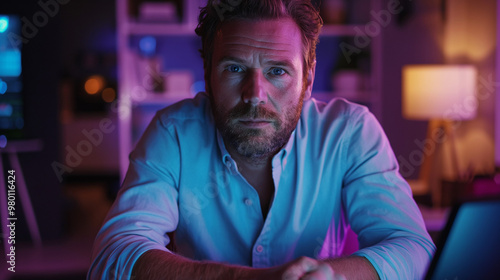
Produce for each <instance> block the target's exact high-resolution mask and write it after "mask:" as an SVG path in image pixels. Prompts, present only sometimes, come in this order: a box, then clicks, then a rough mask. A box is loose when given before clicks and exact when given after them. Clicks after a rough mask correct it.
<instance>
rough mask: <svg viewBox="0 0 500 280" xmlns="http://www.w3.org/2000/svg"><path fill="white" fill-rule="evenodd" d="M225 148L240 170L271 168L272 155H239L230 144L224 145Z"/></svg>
mask: <svg viewBox="0 0 500 280" xmlns="http://www.w3.org/2000/svg"><path fill="white" fill-rule="evenodd" d="M226 149H227V151H228V152H229V154H230V155H231V157H232V158H233V159H234V160H235V161H236V164H237V165H238V169H239V170H240V171H242V170H245V171H246V172H247V173H248V172H250V171H251V172H263V171H265V170H270V169H271V162H272V159H273V155H271V156H263V157H246V156H243V155H240V154H239V153H238V151H236V150H235V149H233V148H232V147H231V145H226Z"/></svg>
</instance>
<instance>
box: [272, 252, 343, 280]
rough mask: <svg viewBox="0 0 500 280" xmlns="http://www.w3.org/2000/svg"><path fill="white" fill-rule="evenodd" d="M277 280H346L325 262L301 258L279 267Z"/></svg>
mask: <svg viewBox="0 0 500 280" xmlns="http://www.w3.org/2000/svg"><path fill="white" fill-rule="evenodd" d="M277 274H278V275H277V276H278V277H277V278H276V279H281V280H299V279H300V280H344V279H346V278H345V277H344V276H343V275H341V274H339V273H335V272H334V271H333V268H332V267H331V266H330V265H329V264H328V263H327V262H324V261H318V260H315V259H311V258H308V257H301V258H298V259H296V260H295V261H293V262H290V263H287V264H284V265H282V266H280V267H278V271H277Z"/></svg>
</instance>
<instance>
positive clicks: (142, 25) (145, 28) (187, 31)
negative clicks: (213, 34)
mask: <svg viewBox="0 0 500 280" xmlns="http://www.w3.org/2000/svg"><path fill="white" fill-rule="evenodd" d="M195 28H196V26H195V25H192V24H183V23H146V22H128V23H127V27H126V29H127V33H128V34H129V35H164V36H167V35H168V36H173V35H182V36H194V35H196V34H195V33H194V29H195Z"/></svg>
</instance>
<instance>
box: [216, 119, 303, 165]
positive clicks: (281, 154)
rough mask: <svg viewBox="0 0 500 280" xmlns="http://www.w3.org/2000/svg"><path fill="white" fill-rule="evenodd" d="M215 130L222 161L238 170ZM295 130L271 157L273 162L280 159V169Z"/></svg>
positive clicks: (289, 150) (220, 135)
mask: <svg viewBox="0 0 500 280" xmlns="http://www.w3.org/2000/svg"><path fill="white" fill-rule="evenodd" d="M299 124H300V120H299V123H298V124H297V127H298V126H299ZM215 130H216V135H217V144H218V145H219V150H220V152H221V160H222V163H223V164H224V165H226V167H227V168H228V169H230V170H231V171H236V170H238V168H237V164H236V162H235V161H234V160H233V158H232V157H231V155H230V154H229V152H228V151H227V149H226V146H225V144H224V139H223V138H222V134H221V133H220V132H219V130H218V129H217V128H216V129H215ZM296 130H297V128H295V129H294V130H293V131H292V133H291V134H290V138H289V139H288V142H287V143H286V144H285V145H284V146H283V148H281V150H280V151H279V152H278V153H276V155H274V157H273V159H272V162H273V163H274V162H275V160H280V162H281V167H282V169H284V168H285V165H286V162H287V158H288V155H289V154H290V152H291V150H292V147H293V145H294V142H295V134H296Z"/></svg>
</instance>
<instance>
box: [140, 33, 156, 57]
mask: <svg viewBox="0 0 500 280" xmlns="http://www.w3.org/2000/svg"><path fill="white" fill-rule="evenodd" d="M139 49H141V52H142V53H143V54H144V55H145V56H152V55H154V54H155V52H156V39H155V37H153V36H146V37H143V38H142V39H141V41H139Z"/></svg>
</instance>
